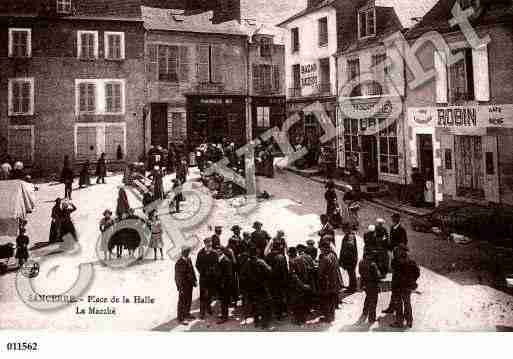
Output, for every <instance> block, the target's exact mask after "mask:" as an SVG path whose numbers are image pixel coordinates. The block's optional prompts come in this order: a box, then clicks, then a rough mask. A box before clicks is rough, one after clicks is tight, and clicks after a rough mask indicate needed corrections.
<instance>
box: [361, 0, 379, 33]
mask: <svg viewBox="0 0 513 359" xmlns="http://www.w3.org/2000/svg"><path fill="white" fill-rule="evenodd" d="M372 36H376V8H374V7H370V8H364V9H361V10H359V11H358V38H359V39H365V38H367V37H372Z"/></svg>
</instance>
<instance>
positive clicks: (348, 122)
mask: <svg viewBox="0 0 513 359" xmlns="http://www.w3.org/2000/svg"><path fill="white" fill-rule="evenodd" d="M359 151H360V144H359V136H358V119H356V118H344V152H345V157H346V163H351V162H352V158H353V157H356V158H358V155H359Z"/></svg>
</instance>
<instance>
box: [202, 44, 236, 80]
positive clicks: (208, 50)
mask: <svg viewBox="0 0 513 359" xmlns="http://www.w3.org/2000/svg"><path fill="white" fill-rule="evenodd" d="M224 52H225V51H223V47H222V46H221V45H210V44H200V45H198V56H197V59H198V63H197V64H196V67H197V74H198V81H199V82H200V83H222V82H223V81H224V78H225V76H226V75H225V71H226V67H227V64H226V61H224V59H223V57H224ZM230 76H231V75H230Z"/></svg>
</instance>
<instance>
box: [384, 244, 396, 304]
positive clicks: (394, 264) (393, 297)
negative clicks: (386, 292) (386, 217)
mask: <svg viewBox="0 0 513 359" xmlns="http://www.w3.org/2000/svg"><path fill="white" fill-rule="evenodd" d="M399 254H400V250H399V247H396V249H394V252H393V256H392V261H391V264H390V267H391V268H392V283H391V286H392V295H391V296H390V303H389V304H388V307H387V308H386V309H385V310H383V313H385V314H392V313H395V312H396V310H397V307H398V303H399V276H398V271H399Z"/></svg>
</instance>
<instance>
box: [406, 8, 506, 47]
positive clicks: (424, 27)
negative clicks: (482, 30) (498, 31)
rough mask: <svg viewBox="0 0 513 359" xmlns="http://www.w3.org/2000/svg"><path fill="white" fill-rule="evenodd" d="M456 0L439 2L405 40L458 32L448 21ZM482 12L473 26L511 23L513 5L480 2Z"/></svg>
mask: <svg viewBox="0 0 513 359" xmlns="http://www.w3.org/2000/svg"><path fill="white" fill-rule="evenodd" d="M455 2H456V0H440V1H439V2H438V3H437V4H436V5H435V6H434V7H433V8H432V9H431V10H430V11H429V12H428V13H427V14H426V15H425V16H424V17H423V19H422V21H421V22H419V23H418V24H417V25H416V26H415V27H413V28H412V29H411V30H410V31H408V32H407V34H406V37H407V38H415V37H418V36H421V35H422V34H424V33H426V32H428V31H431V30H435V31H439V32H449V31H455V30H459V28H458V27H452V28H451V27H449V20H450V19H451V18H452V17H453V16H452V14H451V9H452V8H453V6H454V3H455ZM481 3H482V4H483V8H482V9H483V11H482V12H480V16H479V17H478V18H476V19H474V20H473V23H474V25H485V24H495V23H498V22H506V21H509V22H511V21H512V20H513V4H512V2H511V1H510V0H481Z"/></svg>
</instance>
